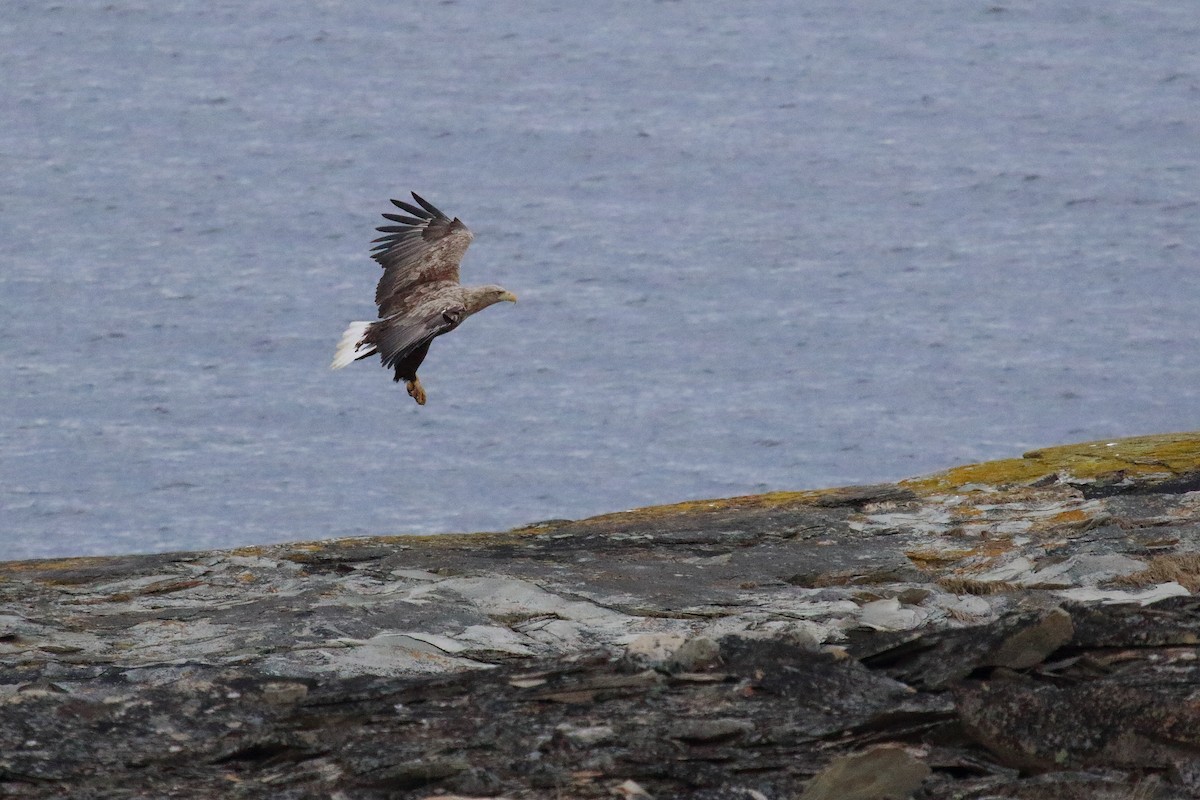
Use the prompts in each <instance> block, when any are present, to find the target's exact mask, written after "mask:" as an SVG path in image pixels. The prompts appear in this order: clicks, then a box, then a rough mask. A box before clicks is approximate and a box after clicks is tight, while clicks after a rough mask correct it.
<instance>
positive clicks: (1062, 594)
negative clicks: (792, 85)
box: [0, 433, 1200, 800]
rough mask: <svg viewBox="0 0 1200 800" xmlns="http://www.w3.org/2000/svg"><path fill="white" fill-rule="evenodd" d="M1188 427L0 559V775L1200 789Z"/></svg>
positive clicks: (469, 788) (109, 784)
mask: <svg viewBox="0 0 1200 800" xmlns="http://www.w3.org/2000/svg"><path fill="white" fill-rule="evenodd" d="M1198 586H1200V433H1189V434H1172V435H1163V436H1154V437H1143V438H1137V439H1126V440H1118V441H1114V442H1092V443H1085V444H1080V445H1073V446H1067V447H1056V448H1047V449H1044V450H1040V451H1036V452H1033V453H1028V454H1026V455H1025V456H1024V457H1022V458H1018V459H1009V460H1006V461H997V462H988V463H985V464H978V465H971V466H967V467H960V468H957V469H953V470H948V471H946V472H943V473H939V474H937V475H933V476H928V477H925V478H919V479H914V480H910V481H901V482H899V483H897V484H889V485H882V486H869V487H849V488H843V489H831V490H822V491H809V492H782V493H774V494H769V495H760V496H754V497H743V498H732V499H725V500H713V501H704V502H692V503H683V504H679V505H674V506H659V507H654V508H648V509H639V510H635V511H631V512H623V513H618V514H609V515H605V516H602V517H596V518H592V519H587V520H580V521H568V520H557V521H550V522H545V523H541V524H538V525H534V526H530V527H527V528H523V529H519V530H515V531H510V532H505V533H490V534H475V535H446V536H429V537H375V538H367V539H353V540H339V541H328V542H311V543H300V544H287V545H273V546H262V547H248V548H241V549H237V550H232V551H214V552H199V553H170V554H159V555H144V556H116V557H109V558H80V559H62V560H55V561H26V562H10V563H5V564H0V703H2V704H3V706H2V708H3V713H0V795H3V796H13V797H39V798H40V797H96V798H152V797H153V798H158V797H170V796H181V797H272V798H275V797H280V798H289V797H296V798H299V797H336V798H347V799H350V798H385V797H432V796H439V795H440V796H451V795H455V794H457V795H460V796H475V797H509V798H526V797H538V798H541V797H546V798H558V797H581V798H588V797H613V796H624V797H644V796H651V797H657V798H664V797H697V798H713V799H714V800H715V798H755V800H757V799H758V798H770V799H771V800H775V798H800V797H802V798H806V799H807V800H814V798H861V799H862V800H867V799H868V798H888V797H897V798H903V797H909V796H916V797H919V798H1001V797H1003V798H1028V799H1029V800H1033V799H1034V798H1047V800H1048V799H1049V798H1072V797H1078V798H1109V797H1111V798H1118V797H1119V798H1126V797H1136V798H1142V799H1143V800H1149V799H1150V798H1176V797H1180V798H1183V797H1195V796H1200V699H1198V698H1200V666H1198V665H1197V653H1198V652H1200V651H1198V649H1197V645H1198V643H1200V602H1197V600H1196V599H1195V597H1194V596H1193V593H1194V592H1195V590H1196V589H1197V587H1198Z"/></svg>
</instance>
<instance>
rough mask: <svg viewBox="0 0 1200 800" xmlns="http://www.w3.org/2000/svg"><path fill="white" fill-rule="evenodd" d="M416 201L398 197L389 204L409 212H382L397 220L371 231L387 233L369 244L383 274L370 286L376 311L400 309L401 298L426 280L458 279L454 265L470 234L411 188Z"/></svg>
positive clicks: (384, 312) (460, 255) (464, 252)
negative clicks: (373, 289)
mask: <svg viewBox="0 0 1200 800" xmlns="http://www.w3.org/2000/svg"><path fill="white" fill-rule="evenodd" d="M412 196H413V200H415V201H416V203H417V205H415V206H414V205H412V204H411V203H406V202H404V201H403V200H393V201H392V204H393V205H395V206H396V207H397V208H399V209H400V210H401V211H406V212H408V213H409V214H411V215H412V216H402V215H400V214H384V215H383V216H384V218H386V219H388V220H391V221H392V222H396V223H399V224H397V225H384V226H382V227H380V228H376V230H378V231H380V232H381V233H384V234H386V235H385V236H381V237H379V238H378V239H376V240H375V241H374V242H372V244H374V245H375V247H374V248H372V253H371V257H372V258H374V259H375V260H376V261H378V262H379V266H381V267H383V277H382V278H380V279H379V285H378V286H377V287H375V303H376V304H377V305H378V306H379V316H380V317H386V316H388V315H389V314H391V313H393V312H395V311H396V310H399V309H400V308H401V307H402V305H403V298H404V297H405V296H407V295H408V294H409V293H410V292H411V291H412V290H413V289H415V288H416V287H418V286H420V285H422V284H428V283H435V282H438V283H440V282H450V283H454V284H457V283H458V265H459V263H460V262H461V261H462V258H463V255H465V254H466V252H467V247H468V246H469V245H470V244H471V240H472V239H473V238H475V237H474V234H472V233H471V231H470V230H469V229H468V228H467V226H466V225H464V224H463V223H462V222H461V221H460V220H459V219H458V218H457V217H455V218H454V219H450V218H449V217H447V216H446V215H445V214H443V213H442V212H441V211H439V210H438V209H437V208H436V207H435V206H434V205H433V204H432V203H430V202H429V201H427V200H425V199H424V198H423V197H421V196H420V195H419V194H417V193H416V192H413V193H412Z"/></svg>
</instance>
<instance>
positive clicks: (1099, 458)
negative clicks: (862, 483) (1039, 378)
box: [900, 431, 1200, 494]
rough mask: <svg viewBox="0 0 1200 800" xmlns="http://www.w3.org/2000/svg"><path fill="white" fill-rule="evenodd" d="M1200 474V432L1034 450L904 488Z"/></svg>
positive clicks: (921, 489) (937, 489) (950, 488)
mask: <svg viewBox="0 0 1200 800" xmlns="http://www.w3.org/2000/svg"><path fill="white" fill-rule="evenodd" d="M1195 470H1200V432H1197V431H1192V432H1187V433H1168V434H1161V435H1157V436H1137V437H1133V438H1129V439H1112V440H1107V441H1098V442H1084V443H1082V444H1071V445H1062V446H1059V447H1046V448H1043V449H1041V450H1032V451H1030V452H1028V453H1025V454H1024V455H1023V456H1022V457H1021V458H1007V459H1002V460H999V461H986V462H984V463H982V464H969V465H966V466H962V467H954V468H953V469H948V470H946V471H944V472H938V473H935V474H933V475H927V476H925V477H920V478H911V479H909V480H905V481H901V482H900V485H901V486H903V487H905V488H907V489H911V490H912V491H914V492H918V493H920V494H929V493H937V492H953V491H956V490H958V489H960V488H962V487H964V486H969V485H970V484H985V485H988V486H1004V485H1007V484H1013V483H1028V482H1030V481H1035V480H1037V479H1039V478H1045V477H1048V476H1051V475H1055V474H1058V473H1063V474H1066V475H1069V476H1071V477H1075V478H1096V477H1100V476H1103V475H1113V474H1116V473H1125V474H1126V475H1140V476H1145V475H1155V474H1161V475H1172V474H1178V473H1182V472H1188V471H1195Z"/></svg>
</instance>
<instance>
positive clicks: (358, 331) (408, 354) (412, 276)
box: [330, 192, 517, 405]
mask: <svg viewBox="0 0 1200 800" xmlns="http://www.w3.org/2000/svg"><path fill="white" fill-rule="evenodd" d="M412 196H413V200H415V201H416V203H417V205H415V206H414V205H412V204H410V203H405V202H404V201H402V200H393V201H392V203H393V204H394V205H395V206H396V207H397V208H399V209H400V210H401V211H406V212H408V213H409V214H411V215H412V216H401V215H399V214H384V215H383V216H384V217H385V218H386V219H388V220H390V221H392V222H395V223H397V224H396V225H384V226H383V227H380V228H376V230H378V231H381V232H382V233H384V234H385V235H384V236H381V237H379V238H378V239H376V240H375V241H374V242H372V244H374V245H375V247H374V248H372V249H373V252H372V253H371V257H372V258H374V259H375V260H376V261H378V262H379V266H381V267H383V277H382V278H380V279H379V285H378V286H377V287H376V288H375V304H376V305H378V306H379V319H378V320H376V321H375V322H351V323H350V327H348V328H346V332H345V333H343V334H342V340H341V341H340V342H338V346H337V352H336V353H334V356H333V364H331V365H330V366H331V367H332V368H333V369H341V368H342V367H344V366H346V365H347V364H349V363H351V362H353V361H358V360H359V359H361V358H366V357H367V356H369V355H372V354H374V353H379V358H380V360H381V361H382V362H383V366H384V367H385V368H388V369H394V370H395V371H396V374H395V377H394V378H393V380H395V381H401V380H403V381H404V382H405V387H406V388H407V389H408V393H409V395H410V396H411V397H412V398H413V399H414V400H416V401H417V404H418V405H425V389H424V388H423V387H422V386H421V381H420V380H419V379H418V378H417V368H418V367H420V366H421V362H422V361H424V360H425V354H426V353H428V352H429V344H430V343H431V342H432V341H433V340H434V339H436V338H437V337H438V336H441V335H442V334H443V333H449V332H450V331H452V330H454V329H455V328H457V327H458V326H459V325H461V324H462V321H463V320H464V319H466V318H467V317H469V316H471V315H472V314H474V313H475V312H477V311H482V310H483V309H485V308H487V307H488V306H490V305H492V304H493V303H499V302H500V301H501V300H509V301H512V302H516V300H517V297H516V295H514V294H513V293H512V292H510V291H507V290H506V289H505V288H504V287H502V286H494V285H492V286H463V285H462V284H460V283H459V282H458V265H459V262H461V261H462V258H463V255H464V254H465V253H466V252H467V247H468V246H469V245H470V244H471V240H472V239H473V238H475V237H474V234H472V233H471V231H470V230H468V229H467V226H466V225H464V224H463V223H462V222H461V221H459V219H458V218H457V217H455V218H454V219H450V218H449V217H447V216H446V215H445V214H443V213H442V212H441V211H439V210H438V209H437V208H435V207H434V206H433V204H431V203H430V202H429V201H427V200H425V199H424V198H422V197H421V196H420V195H418V194H417V193H416V192H413V193H412Z"/></svg>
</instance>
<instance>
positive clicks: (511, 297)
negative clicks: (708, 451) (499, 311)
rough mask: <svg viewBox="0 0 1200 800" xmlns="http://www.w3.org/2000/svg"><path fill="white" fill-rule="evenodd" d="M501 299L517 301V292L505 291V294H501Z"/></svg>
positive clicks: (511, 301)
mask: <svg viewBox="0 0 1200 800" xmlns="http://www.w3.org/2000/svg"><path fill="white" fill-rule="evenodd" d="M500 299H501V300H507V301H508V302H510V303H515V302H517V296H516V295H515V294H513V293H512V292H505V293H504V294H502V295H500Z"/></svg>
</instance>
